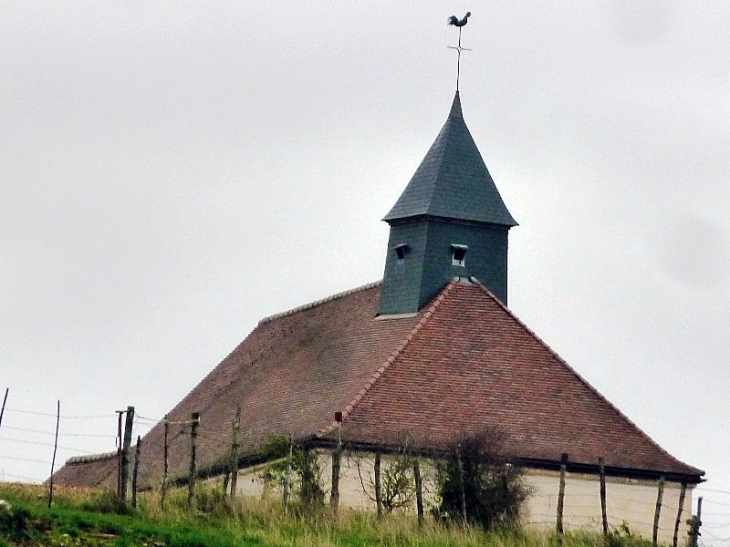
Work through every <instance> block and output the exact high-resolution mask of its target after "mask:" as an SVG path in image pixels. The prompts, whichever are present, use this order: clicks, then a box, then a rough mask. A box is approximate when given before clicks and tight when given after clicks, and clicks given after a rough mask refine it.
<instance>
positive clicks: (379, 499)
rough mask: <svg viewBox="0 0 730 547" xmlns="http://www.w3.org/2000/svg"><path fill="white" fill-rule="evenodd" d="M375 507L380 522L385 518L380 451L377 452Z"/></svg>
mask: <svg viewBox="0 0 730 547" xmlns="http://www.w3.org/2000/svg"><path fill="white" fill-rule="evenodd" d="M373 471H374V472H375V506H376V507H377V511H378V520H380V519H381V518H383V491H382V486H381V483H380V449H378V451H377V452H375V464H374V470H373Z"/></svg>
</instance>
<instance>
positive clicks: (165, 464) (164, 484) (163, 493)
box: [160, 414, 170, 510]
mask: <svg viewBox="0 0 730 547" xmlns="http://www.w3.org/2000/svg"><path fill="white" fill-rule="evenodd" d="M164 425H165V441H164V442H165V445H164V447H163V449H162V454H163V458H164V462H163V465H162V488H161V490H162V491H161V492H160V508H161V509H163V510H164V509H165V496H166V495H167V467H168V459H167V456H168V454H167V450H168V447H167V443H168V439H169V438H170V422H168V421H167V414H165V424H164Z"/></svg>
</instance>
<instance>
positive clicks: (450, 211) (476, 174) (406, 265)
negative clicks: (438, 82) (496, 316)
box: [380, 91, 517, 315]
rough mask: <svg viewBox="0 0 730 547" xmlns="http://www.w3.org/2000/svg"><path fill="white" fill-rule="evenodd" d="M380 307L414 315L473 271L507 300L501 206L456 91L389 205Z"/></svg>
mask: <svg viewBox="0 0 730 547" xmlns="http://www.w3.org/2000/svg"><path fill="white" fill-rule="evenodd" d="M383 220H385V221H386V222H387V223H388V224H389V225H390V241H389V243H388V255H387V258H386V264H385V274H384V277H383V289H382V296H381V304H380V313H381V314H384V315H390V314H402V313H413V312H416V311H418V309H420V308H421V307H422V306H423V305H425V304H426V303H427V302H428V301H429V300H430V299H431V298H432V297H433V296H434V295H435V294H436V293H437V292H438V291H439V290H440V289H441V288H442V287H443V286H444V285H445V284H446V283H447V282H448V281H449V280H450V279H453V278H454V277H463V278H468V277H472V276H473V277H476V278H477V279H478V280H479V281H480V282H482V283H483V284H484V285H486V286H487V287H488V288H489V289H490V290H491V291H492V292H493V293H494V294H495V295H496V296H497V297H498V298H499V299H500V300H502V302H504V303H505V304H506V303H507V232H508V230H509V229H510V228H511V227H512V226H516V225H517V222H516V221H515V219H514V218H513V217H512V215H511V214H510V212H509V211H508V210H507V206H506V205H505V204H504V201H503V200H502V196H500V194H499V190H497V186H496V185H495V184H494V180H493V179H492V176H491V175H490V174H489V170H488V169H487V166H486V164H485V163H484V160H483V159H482V156H481V154H480V153H479V150H478V148H477V146H476V143H475V142H474V139H473V138H472V136H471V133H469V129H468V128H467V126H466V123H465V122H464V115H463V113H462V109H461V99H460V97H459V92H458V91H457V92H456V95H455V97H454V101H453V103H452V105H451V110H450V112H449V116H448V118H447V120H446V123H445V124H444V126H443V127H442V129H441V131H440V132H439V134H438V136H437V137H436V140H435V141H434V143H433V144H432V145H431V148H430V149H429V150H428V152H427V153H426V156H425V157H424V158H423V161H421V164H420V165H419V166H418V169H416V172H415V174H414V175H413V177H412V178H411V180H410V182H409V183H408V185H407V186H406V188H405V190H404V191H403V193H402V194H401V196H400V197H399V198H398V201H396V203H395V205H394V206H393V208H392V209H391V210H390V212H388V214H387V215H385V217H384V218H383Z"/></svg>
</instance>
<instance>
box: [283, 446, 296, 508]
mask: <svg viewBox="0 0 730 547" xmlns="http://www.w3.org/2000/svg"><path fill="white" fill-rule="evenodd" d="M293 459H294V443H293V441H292V437H291V433H289V452H287V454H286V471H285V472H284V473H285V475H284V506H287V505H288V504H289V496H290V495H291V466H292V460H293Z"/></svg>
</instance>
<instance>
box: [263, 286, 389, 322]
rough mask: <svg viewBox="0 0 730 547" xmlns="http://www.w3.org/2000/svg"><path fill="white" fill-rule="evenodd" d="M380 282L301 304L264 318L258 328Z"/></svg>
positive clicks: (369, 287) (364, 289)
mask: <svg viewBox="0 0 730 547" xmlns="http://www.w3.org/2000/svg"><path fill="white" fill-rule="evenodd" d="M381 283H382V281H373V282H372V283H367V284H365V285H361V286H359V287H355V288H354V289H349V290H346V291H343V292H339V293H335V294H332V295H330V296H327V297H325V298H322V299H320V300H315V301H314V302H310V303H308V304H302V305H301V306H297V307H296V308H292V309H290V310H287V311H283V312H279V313H275V314H274V315H269V316H268V317H264V318H263V319H261V320H260V321H259V323H258V324H259V326H261V325H265V324H266V323H270V322H271V321H274V320H275V319H280V318H281V317H286V316H288V315H294V314H295V313H299V312H301V311H305V310H309V309H311V308H316V307H317V306H321V305H322V304H326V303H327V302H332V301H333V300H337V299H338V298H344V297H346V296H350V295H351V294H355V293H358V292H360V291H366V290H368V289H372V288H374V287H377V286H378V285H380V284H381Z"/></svg>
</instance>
